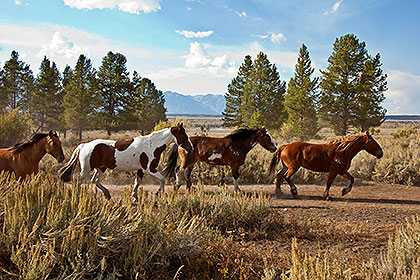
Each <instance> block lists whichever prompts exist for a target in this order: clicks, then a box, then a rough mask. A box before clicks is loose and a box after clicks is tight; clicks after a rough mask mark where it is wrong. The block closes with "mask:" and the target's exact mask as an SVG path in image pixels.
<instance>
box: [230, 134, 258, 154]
mask: <svg viewBox="0 0 420 280" xmlns="http://www.w3.org/2000/svg"><path fill="white" fill-rule="evenodd" d="M256 140H257V136H256V135H255V134H252V135H250V136H249V137H248V138H246V139H241V140H236V141H235V142H237V144H238V145H239V146H240V147H241V148H242V150H244V151H245V152H246V153H248V152H249V151H250V150H251V149H252V148H254V146H255V145H256V144H257V141H256Z"/></svg>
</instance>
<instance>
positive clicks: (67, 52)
mask: <svg viewBox="0 0 420 280" xmlns="http://www.w3.org/2000/svg"><path fill="white" fill-rule="evenodd" d="M88 51H89V48H88V47H79V46H77V45H75V44H74V43H73V42H70V41H69V40H68V39H67V37H64V36H63V35H62V34H61V33H60V32H59V31H56V32H55V33H54V34H53V36H52V38H51V41H50V42H49V43H47V44H44V45H43V46H42V48H41V50H40V51H39V52H38V57H43V56H44V55H46V56H49V57H56V56H60V55H62V56H64V57H65V58H67V59H70V58H73V57H78V56H79V55H80V54H81V53H87V52H88Z"/></svg>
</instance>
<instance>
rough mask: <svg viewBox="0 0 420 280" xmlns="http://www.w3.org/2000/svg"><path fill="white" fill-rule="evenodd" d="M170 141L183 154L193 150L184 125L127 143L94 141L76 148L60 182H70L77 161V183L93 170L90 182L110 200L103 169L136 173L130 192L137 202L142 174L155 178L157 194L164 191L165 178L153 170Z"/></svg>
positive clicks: (64, 168) (62, 173)
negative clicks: (183, 151) (78, 165)
mask: <svg viewBox="0 0 420 280" xmlns="http://www.w3.org/2000/svg"><path fill="white" fill-rule="evenodd" d="M173 142H175V143H176V144H177V145H179V146H181V147H182V148H183V149H185V150H186V151H191V150H192V144H191V142H190V140H189V139H188V135H187V134H186V132H185V129H184V126H183V124H180V125H178V126H175V127H172V128H165V129H162V130H159V131H155V132H153V133H151V134H149V135H146V136H138V137H135V138H134V139H131V140H128V141H115V140H103V139H96V140H93V141H91V142H88V143H85V144H80V145H79V146H77V147H76V149H75V150H74V152H73V154H72V156H71V159H70V161H69V162H68V163H67V164H66V165H65V166H64V167H63V168H62V169H61V170H60V173H61V176H60V177H61V179H62V180H63V181H65V182H69V181H70V180H71V174H72V172H73V169H74V167H75V166H76V164H77V162H78V161H79V163H80V169H81V170H80V175H79V181H80V182H82V181H83V180H85V179H86V178H87V177H88V176H89V173H90V171H91V170H93V169H95V172H94V175H93V177H92V179H91V180H92V182H95V184H96V186H97V187H98V188H99V189H100V190H101V191H102V192H103V193H104V195H105V197H106V198H107V199H111V195H110V193H109V191H108V189H107V188H105V187H104V186H103V185H102V184H101V179H102V177H103V174H104V172H105V170H106V169H107V168H109V169H112V170H115V171H137V175H136V178H135V181H134V189H133V193H132V196H133V198H134V199H135V200H137V191H138V188H139V185H140V181H141V179H143V176H144V174H145V173H147V174H150V175H152V176H153V177H155V178H156V179H158V180H159V182H160V188H159V191H163V190H164V183H165V178H164V177H163V176H162V175H161V174H160V173H159V172H158V171H157V170H156V168H157V166H158V164H159V160H160V155H161V154H162V152H163V151H164V150H165V149H166V147H167V146H168V145H169V144H171V143H173Z"/></svg>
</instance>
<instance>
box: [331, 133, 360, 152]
mask: <svg viewBox="0 0 420 280" xmlns="http://www.w3.org/2000/svg"><path fill="white" fill-rule="evenodd" d="M362 137H364V134H352V135H346V136H342V137H340V138H337V139H334V140H332V141H330V142H329V143H328V144H330V145H333V146H336V148H335V150H336V152H344V151H346V150H347V149H349V148H350V147H351V146H353V144H354V143H356V142H357V141H358V140H359V139H360V138H362Z"/></svg>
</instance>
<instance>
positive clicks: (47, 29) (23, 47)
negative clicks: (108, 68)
mask: <svg viewBox="0 0 420 280" xmlns="http://www.w3.org/2000/svg"><path fill="white" fill-rule="evenodd" d="M0 38H1V40H2V42H1V43H2V45H3V51H1V52H0V61H2V62H4V61H6V60H8V59H9V58H10V57H9V55H10V52H11V51H12V50H17V51H18V52H19V55H20V58H21V59H23V58H24V61H25V63H27V64H29V65H31V69H32V70H33V71H34V72H36V70H37V68H38V66H39V65H40V63H41V59H42V56H43V55H47V57H48V58H49V59H50V60H52V61H54V62H55V63H56V64H57V65H58V67H59V68H60V69H61V70H62V69H64V67H65V66H66V64H68V65H70V66H74V65H75V63H76V61H77V58H78V56H79V55H80V54H82V53H83V54H85V55H86V56H88V58H90V59H92V62H93V63H94V65H95V67H97V66H99V65H100V63H101V60H102V58H103V57H104V56H105V55H106V54H107V53H108V51H110V50H111V51H113V52H120V53H122V54H123V55H125V56H127V64H131V63H133V62H134V61H136V60H140V59H141V60H142V61H144V60H147V59H151V58H153V54H152V52H151V51H149V50H147V49H144V48H141V47H132V46H128V45H126V44H124V43H122V42H112V41H110V40H108V39H106V38H104V37H102V36H99V35H96V34H92V33H88V32H86V31H83V30H79V29H75V28H69V27H65V26H58V25H42V26H22V25H13V24H0Z"/></svg>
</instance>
